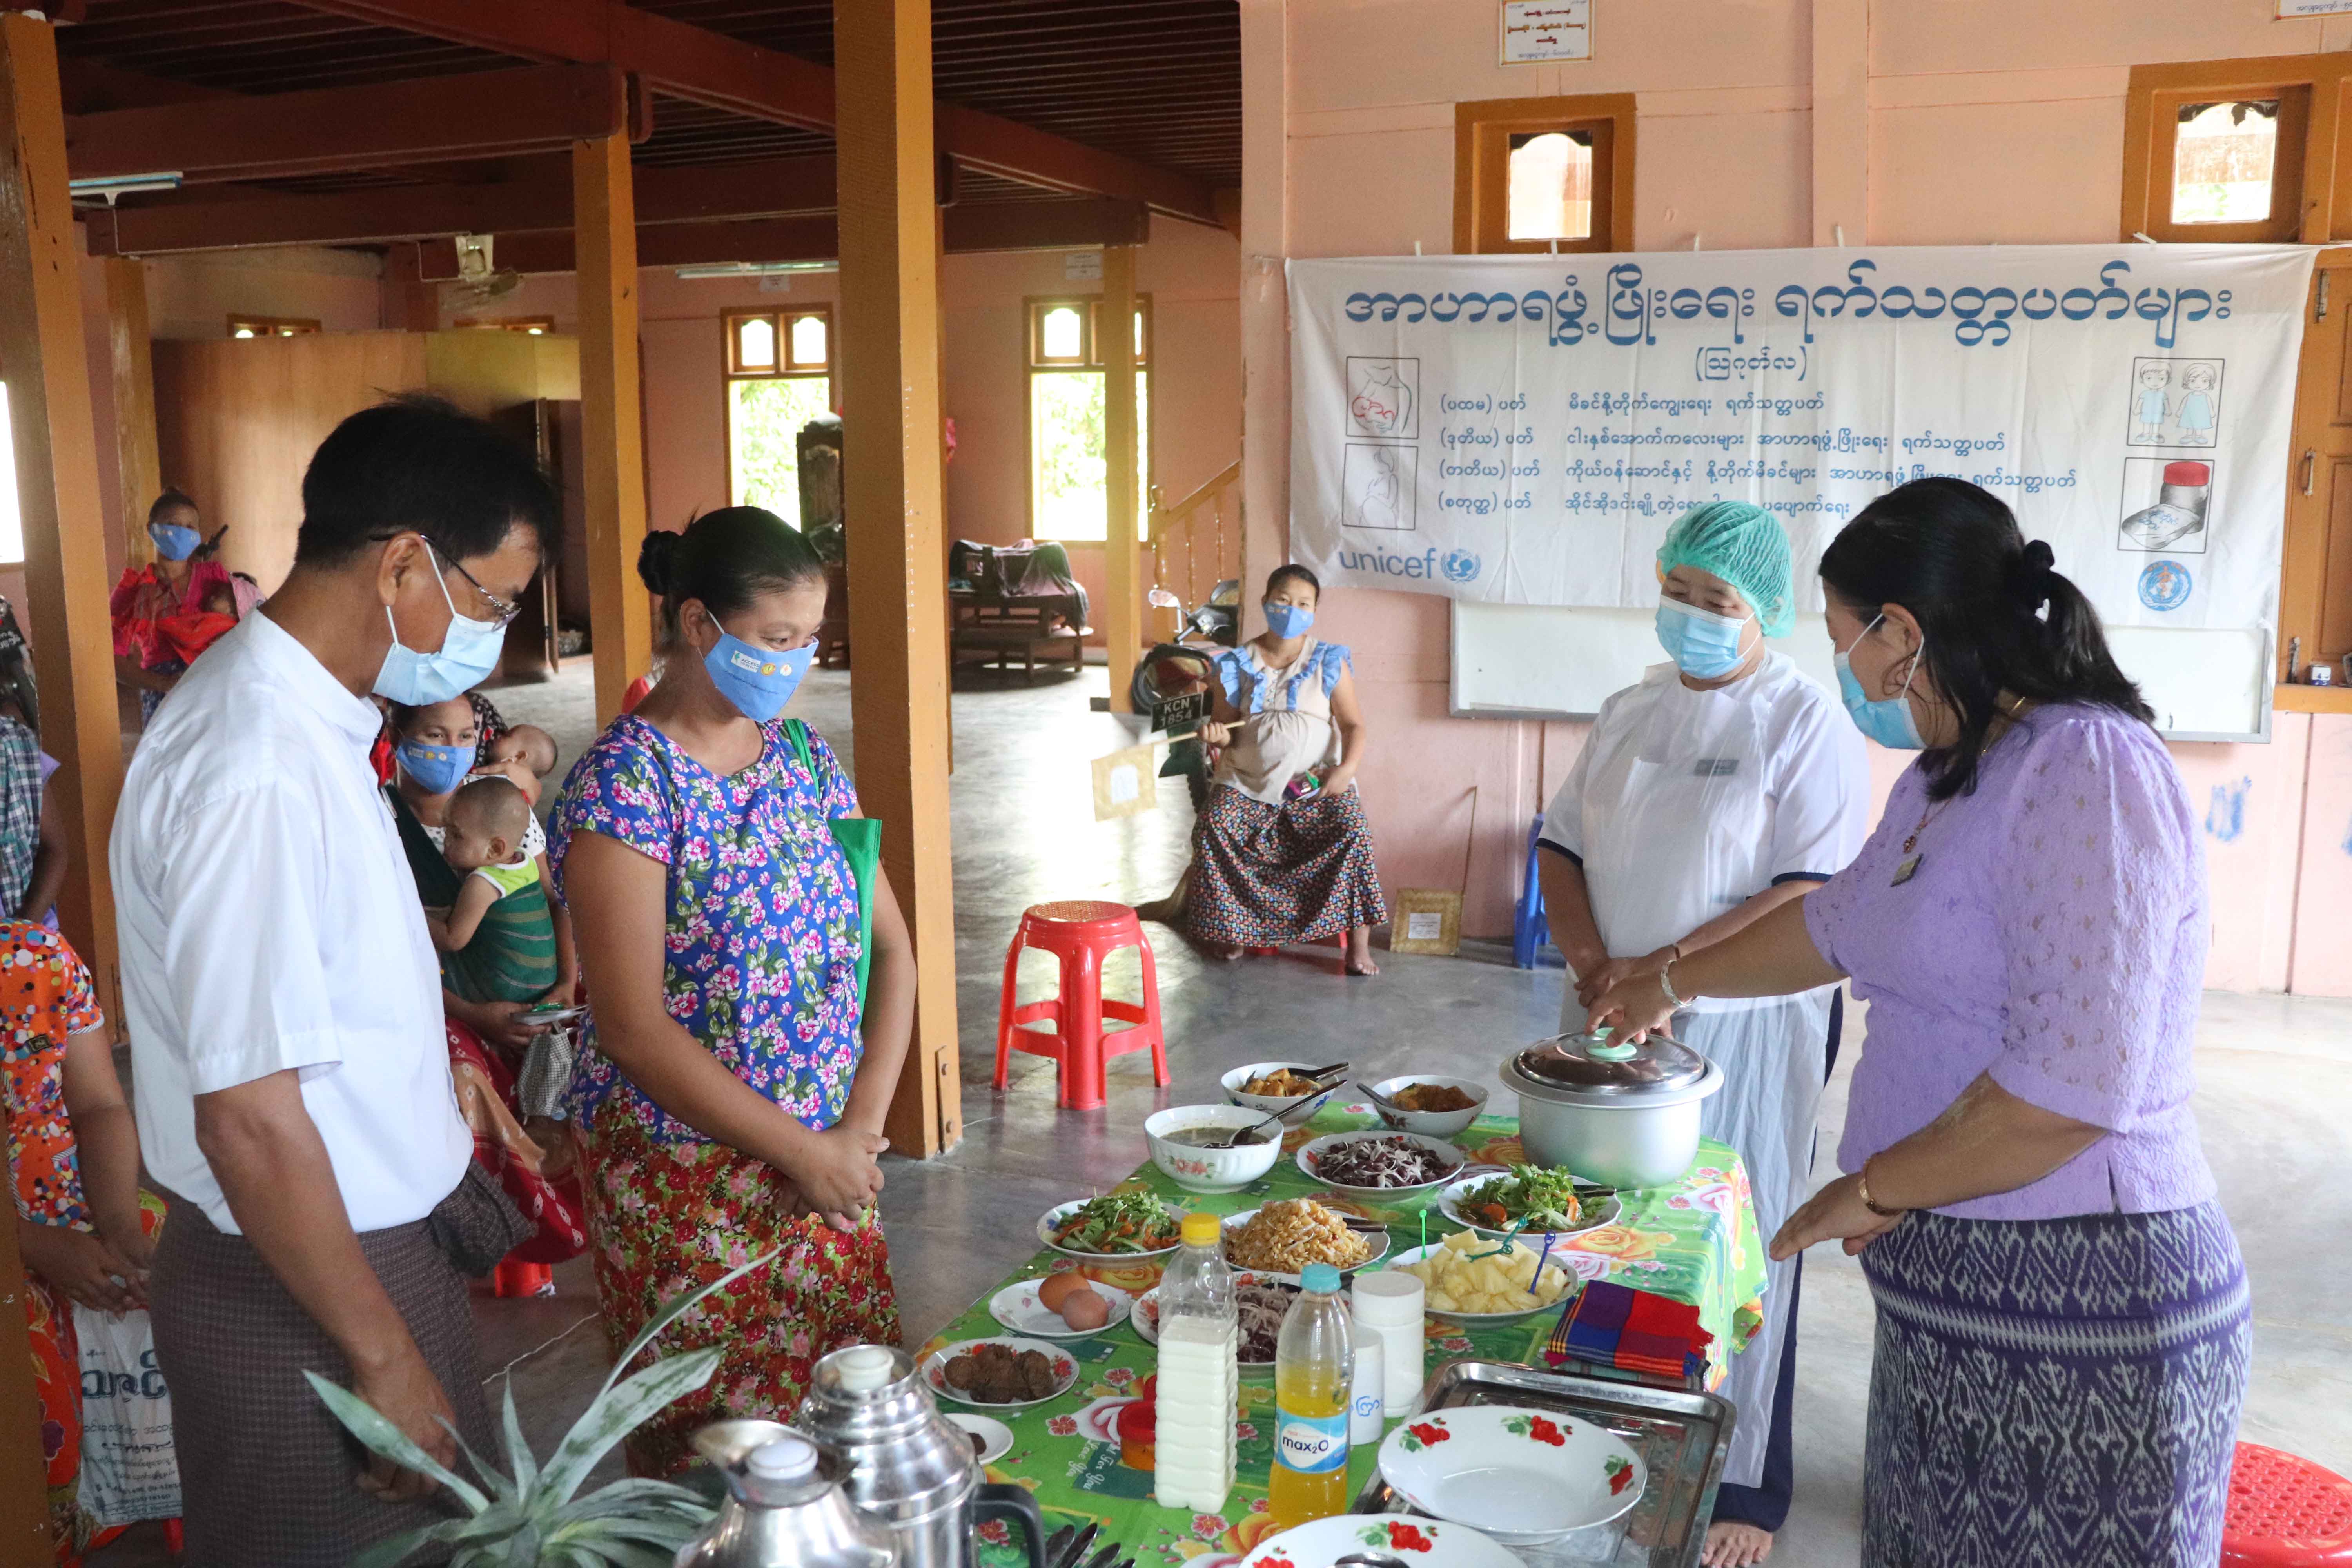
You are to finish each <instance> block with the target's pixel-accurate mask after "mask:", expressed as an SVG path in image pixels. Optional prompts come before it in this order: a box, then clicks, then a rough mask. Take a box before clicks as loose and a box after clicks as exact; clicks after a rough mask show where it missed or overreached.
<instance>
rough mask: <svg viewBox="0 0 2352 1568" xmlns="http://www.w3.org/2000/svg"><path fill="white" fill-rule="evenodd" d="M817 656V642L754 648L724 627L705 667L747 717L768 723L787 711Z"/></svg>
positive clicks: (704, 658)
mask: <svg viewBox="0 0 2352 1568" xmlns="http://www.w3.org/2000/svg"><path fill="white" fill-rule="evenodd" d="M714 624H715V623H714ZM815 657H816V645H815V644H814V643H810V644H808V645H807V646H805V647H796V648H793V649H792V650H790V651H789V652H785V653H778V652H776V651H774V650H773V649H772V648H763V647H752V646H751V644H750V643H747V642H745V641H744V640H743V639H742V638H741V637H737V636H736V635H735V634H734V633H732V632H730V631H729V630H728V629H727V628H726V627H725V626H720V627H719V640H718V642H716V643H714V644H713V645H711V649H710V651H709V653H707V654H704V655H703V656H702V668H705V669H707V670H709V672H710V684H711V685H713V686H716V687H717V688H719V695H720V696H721V697H724V698H726V699H727V700H728V701H730V702H732V703H733V704H735V706H736V708H737V710H739V711H740V712H741V713H742V715H743V717H744V718H746V719H749V720H751V721H752V722H754V723H758V724H764V723H766V722H767V721H769V720H771V719H773V718H774V717H775V716H776V715H777V714H779V713H781V712H782V711H783V710H784V704H785V703H787V702H790V701H791V700H793V691H794V690H795V689H797V688H798V687H799V686H800V683H801V677H802V676H803V675H806V674H807V673H808V667H809V661H810V660H811V659H813V658H815Z"/></svg>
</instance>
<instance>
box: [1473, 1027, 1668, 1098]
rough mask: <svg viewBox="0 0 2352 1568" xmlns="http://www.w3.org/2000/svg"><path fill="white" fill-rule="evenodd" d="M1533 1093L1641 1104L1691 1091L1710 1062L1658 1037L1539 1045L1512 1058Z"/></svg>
mask: <svg viewBox="0 0 2352 1568" xmlns="http://www.w3.org/2000/svg"><path fill="white" fill-rule="evenodd" d="M1511 1066H1512V1068H1514V1069H1515V1072H1516V1075H1517V1077H1518V1078H1519V1079H1522V1080H1523V1081H1525V1082H1526V1083H1527V1084H1528V1086H1529V1087H1531V1088H1533V1089H1537V1090H1538V1091H1541V1090H1544V1089H1551V1090H1556V1091H1558V1092H1559V1093H1561V1094H1564V1095H1576V1096H1584V1095H1611V1096H1624V1097H1628V1098H1636V1097H1640V1096H1643V1095H1651V1094H1660V1093H1664V1092H1665V1091H1668V1090H1672V1089H1683V1088H1685V1087H1687V1086H1689V1085H1691V1084H1694V1083H1696V1082H1697V1081H1698V1080H1699V1079H1701V1078H1704V1077H1705V1076H1706V1069H1707V1063H1706V1058H1705V1057H1703V1056H1700V1055H1699V1054H1698V1053H1697V1052H1696V1051H1695V1050H1692V1049H1691V1048H1690V1047H1688V1046H1685V1045H1684V1044H1683V1043H1682V1042H1681V1041H1680V1040H1676V1039H1673V1038H1671V1037H1667V1036H1665V1035H1662V1034H1657V1033H1655V1032H1653V1033H1652V1034H1651V1035H1650V1037H1649V1038H1647V1039H1645V1040H1643V1041H1642V1042H1640V1043H1639V1044H1638V1045H1637V1044H1635V1043H1633V1042H1632V1041H1630V1040H1629V1041H1622V1042H1620V1041H1616V1040H1612V1038H1611V1031H1609V1030H1606V1029H1604V1030H1601V1032H1600V1033H1598V1034H1590V1035H1560V1036H1558V1037H1555V1038H1552V1039H1549V1040H1539V1041H1538V1042H1537V1043H1536V1044H1534V1045H1532V1046H1530V1047H1528V1048H1527V1049H1526V1050H1523V1051H1521V1052H1520V1053H1519V1054H1518V1055H1517V1056H1515V1057H1513V1058H1511Z"/></svg>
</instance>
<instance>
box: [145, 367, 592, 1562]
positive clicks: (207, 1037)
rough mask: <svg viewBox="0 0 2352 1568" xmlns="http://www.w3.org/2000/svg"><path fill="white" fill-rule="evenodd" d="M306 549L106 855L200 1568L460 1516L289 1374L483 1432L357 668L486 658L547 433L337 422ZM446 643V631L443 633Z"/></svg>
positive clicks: (441, 684)
mask: <svg viewBox="0 0 2352 1568" xmlns="http://www.w3.org/2000/svg"><path fill="white" fill-rule="evenodd" d="M302 505H303V521H302V525H301V531H300V533H299V537H298V540H297V542H296V546H295V558H294V569H293V571H292V573H291V574H290V575H289V576H288V578H287V579H286V582H285V584H284V586H282V587H281V588H279V589H278V592H277V593H276V594H275V595H272V596H271V597H270V599H269V600H268V603H267V604H265V605H263V606H262V607H261V608H260V610H259V611H258V612H257V614H255V615H252V616H248V617H247V619H246V620H245V621H244V622H243V623H242V624H241V625H239V626H237V627H236V629H235V630H234V631H232V632H230V633H229V634H227V635H226V637H222V638H221V640H220V641H219V642H218V643H216V644H215V645H214V646H213V647H211V648H209V649H207V650H206V651H205V656H204V658H200V659H198V660H197V661H196V662H195V664H194V667H192V668H190V670H189V671H188V673H187V675H186V676H184V678H182V679H181V681H180V683H179V685H178V686H177V687H176V688H175V689H173V692H172V694H171V696H170V697H169V699H168V700H166V701H165V702H164V703H163V706H162V707H161V708H160V709H159V710H157V712H156V715H155V717H154V719H153V721H152V722H151V723H150V725H149V726H148V729H147V732H146V734H145V736H144V738H143V739H142V742H141V743H140V746H139V749H138V752H137V753H136V754H135V756H134V757H133V759H132V762H131V768H130V772H129V773H128V775H127V777H126V778H125V780H124V782H123V792H122V799H121V806H120V808H119V810H118V811H117V814H116V816H115V821H114V834H113V841H112V846H111V853H110V863H111V866H112V870H113V877H114V886H115V891H116V897H117V900H118V910H117V913H118V921H119V926H120V931H121V950H122V951H121V964H122V985H123V1001H124V1009H125V1012H126V1015H127V1016H128V1020H129V1024H130V1032H131V1055H132V1059H133V1064H134V1068H135V1074H134V1078H135V1088H136V1093H137V1098H138V1110H139V1123H140V1129H141V1132H142V1141H143V1143H144V1146H145V1152H146V1156H147V1162H148V1166H149V1169H150V1171H151V1172H152V1174H153V1176H154V1178H155V1180H156V1182H157V1184H159V1185H161V1186H162V1187H163V1188H164V1189H165V1190H166V1191H167V1193H169V1194H171V1198H172V1202H171V1210H170V1216H169V1218H168V1220H167V1221H166V1223H165V1225H164V1226H163V1235H162V1239H161V1241H160V1243H159V1246H158V1248H157V1253H156V1258H155V1262H154V1269H153V1279H152V1300H153V1312H154V1322H155V1342H156V1351H157V1355H158V1358H159V1360H160V1362H161V1363H162V1366H163V1372H164V1374H165V1376H166V1377H167V1378H169V1380H170V1381H171V1384H172V1391H173V1419H174V1425H175V1427H176V1429H177V1437H178V1449H179V1458H180V1473H181V1481H182V1489H183V1493H184V1521H185V1525H186V1542H187V1552H186V1557H185V1559H184V1561H185V1562H186V1563H189V1564H191V1565H192V1568H228V1565H231V1564H234V1565H236V1568H300V1565H308V1564H313V1563H316V1564H319V1565H320V1568H326V1565H329V1564H341V1563H344V1562H346V1561H347V1560H348V1559H349V1558H350V1557H351V1556H352V1553H353V1552H357V1551H358V1550H360V1549H361V1548H362V1547H364V1546H366V1545H367V1544H369V1543H370V1542H373V1541H376V1540H380V1539H382V1538H383V1537H384V1536H387V1535H390V1534H393V1533H395V1532H397V1531H402V1530H406V1529H414V1528H415V1527H416V1526H418V1525H420V1524H425V1523H431V1522H433V1521H435V1520H436V1519H438V1518H441V1517H445V1515H444V1514H443V1513H442V1512H441V1510H438V1509H436V1507H434V1506H433V1505H432V1504H431V1503H429V1502H428V1501H426V1498H427V1495H428V1493H430V1492H431V1491H432V1490H433V1485H432V1483H431V1482H430V1481H428V1480H427V1479H425V1477H423V1476H420V1475H417V1474H415V1473H414V1472H410V1471H405V1470H399V1469H395V1468H392V1467H391V1466H389V1465H387V1464H384V1463H383V1462H382V1461H376V1462H374V1463H373V1464H371V1465H369V1466H367V1467H366V1468H362V1463H361V1461H362V1460H363V1459H364V1458H366V1456H364V1455H363V1454H361V1453H360V1452H359V1450H358V1449H357V1448H356V1447H354V1446H353V1445H352V1444H351V1443H350V1441H349V1440H348V1439H347V1438H346V1437H345V1436H343V1435H342V1432H341V1427H340V1426H338V1425H337V1424H336V1422H335V1421H334V1419H333V1417H332V1416H331V1415H329V1414H328V1412H327V1410H326V1409H325V1407H324V1406H323V1405H321V1404H320V1401H319V1399H318V1397H317V1395H316V1394H314V1393H312V1392H311V1390H310V1387H309V1386H308V1385H307V1384H306V1383H305V1382H304V1380H303V1377H302V1373H303V1372H304V1370H306V1369H308V1370H312V1371H316V1372H318V1373H320V1374H321V1375H322V1376H325V1377H329V1378H331V1379H333V1380H334V1381H336V1382H338V1383H341V1384H346V1385H348V1386H349V1387H351V1388H352V1389H353V1390H354V1391H355V1392H356V1393H357V1394H359V1395H360V1396H361V1397H362V1398H363V1399H365V1400H366V1401H367V1402H368V1403H369V1404H371V1405H373V1406H374V1407H375V1408H376V1409H377V1410H378V1411H380V1412H381V1413H382V1414H383V1415H384V1416H385V1417H387V1418H388V1419H389V1420H390V1421H391V1422H392V1423H393V1424H394V1426H398V1427H399V1428H400V1429H401V1430H402V1431H403V1432H404V1433H405V1434H407V1436H409V1437H410V1438H411V1439H413V1440H414V1441H415V1442H416V1443H417V1444H418V1445H419V1446H420V1447H423V1448H424V1449H425V1451H426V1452H427V1453H429V1454H431V1455H433V1456H434V1457H435V1458H437V1459H439V1460H440V1461H442V1462H443V1463H444V1464H447V1465H450V1466H452V1467H454V1466H455V1465H456V1463H457V1442H456V1439H455V1438H454V1436H452V1434H451V1432H450V1430H449V1425H445V1423H447V1424H450V1425H454V1426H456V1427H457V1429H458V1430H459V1431H462V1432H464V1433H466V1435H467V1441H469V1442H472V1443H474V1444H475V1445H476V1447H478V1448H483V1447H487V1438H488V1428H487V1426H486V1424H485V1420H484V1409H483V1405H482V1400H481V1394H480V1390H479V1387H478V1377H477V1373H476V1371H475V1366H474V1353H473V1336H472V1329H471V1323H470V1320H469V1318H468V1316H467V1305H466V1292H465V1285H464V1280H463V1279H462V1278H461V1277H460V1276H459V1275H458V1273H457V1271H456V1269H455V1268H453V1267H452V1266H451V1264H450V1262H449V1261H448V1259H447V1258H446V1257H445V1256H444V1255H443V1253H442V1251H441V1248H440V1247H438V1246H437V1245H436V1243H435V1241H434V1240H433V1238H432V1237H431V1236H430V1235H429V1234H428V1230H427V1226H426V1224H425V1221H426V1217H427V1216H428V1215H432V1214H433V1213H434V1211H435V1210H436V1207H439V1206H441V1205H443V1204H444V1203H445V1201H448V1200H450V1199H451V1196H452V1194H453V1193H455V1192H457V1189H458V1187H459V1184H460V1179H461V1177H462V1176H463V1175H464V1174H465V1172H466V1169H467V1162H468V1160H469V1159H470V1157H471V1154H472V1150H473V1142H472V1138H471V1135H470V1134H469V1133H468V1131H467V1127H466V1124H465V1123H464V1121H462V1120H461V1119H460V1118H459V1116H458V1113H457V1103H456V1099H455V1096H454V1094H453V1092H452V1089H451V1084H450V1075H449V1058H448V1049H447V1046H446V1040H445V1037H444V1035H443V1031H442V1016H441V986H440V977H439V970H438V966H437V963H436V959H435V955H434V951H433V945H432V942H431V941H430V939H429V938H428V937H427V935H426V932H425V919H424V912H423V910H422V908H421V906H420V905H419V903H418V900H417V896H416V889H415V883H414V882H413V881H412V880H411V879H410V876H409V872H408V867H407V863H406V861H405V859H404V858H403V856H402V853H401V849H400V844H399V840H398V838H397V836H396V835H395V833H394V826H393V820H392V817H391V815H390V813H389V811H388V810H387V809H386V807H385V805H384V803H383V798H382V796H381V795H380V794H379V793H378V791H377V789H376V786H375V779H374V775H373V771H372V770H371V769H370V767H369V765H368V749H369V746H370V743H371V742H373V739H374V737H375V734H376V732H377V730H378V728H379V726H380V723H381V720H380V718H379V715H378V712H377V710H376V707H375V705H374V704H373V702H371V701H370V700H369V697H370V695H371V694H372V693H373V694H376V695H383V696H387V697H390V698H392V699H394V700H398V701H403V702H420V701H437V700H442V699H444V698H446V697H451V696H455V695H457V693H458V692H461V691H463V690H465V689H467V688H468V687H471V686H473V685H475V684H476V683H478V681H479V680H480V679H482V678H483V677H484V676H486V675H487V674H488V673H489V670H490V668H492V666H493V665H495V663H496V661H497V658H498V650H499V642H500V640H501V639H502V637H503V635H504V628H505V626H506V623H507V621H508V620H509V619H510V618H511V617H512V616H513V613H514V609H513V606H514V602H515V601H516V600H517V599H519V598H520V595H521V594H522V592H523V589H524V587H525V586H526V585H527V584H529V582H530V578H531V575H532V574H533V573H534V572H535V571H536V570H537V569H538V565H539V561H540V556H541V551H542V549H543V546H544V544H545V542H547V540H548V539H549V538H550V536H551V534H552V531H553V528H554V522H555V518H556V515H557V513H556V501H555V496H554V492H553V490H552V489H551V487H550V485H549V484H548V482H547V480H546V479H545V478H544V477H543V476H542V475H541V473H540V471H539V469H538V468H537V467H536V465H535V464H534V463H533V461H532V459H531V458H530V455H529V454H528V453H526V452H524V451H522V450H521V449H520V448H519V447H516V446H514V445H513V444H512V443H511V442H509V440H508V439H507V437H504V436H503V435H502V434H500V433H499V431H497V430H496V429H494V428H493V427H491V426H488V425H486V424H484V423H482V422H481V421H479V420H477V419H473V418H470V417H468V416H466V415H463V414H460V413H459V412H458V411H457V410H456V409H455V408H452V407H450V406H449V405H446V404H444V403H440V402H437V401H436V400H432V399H423V398H408V399H399V400H395V401H393V402H390V403H386V404H383V405H379V406H377V407H374V408H371V409H367V410H364V411H362V412H361V413H359V414H355V415H353V416H351V417H350V418H349V419H346V420H345V421H343V423H342V424H341V425H340V426H337V427H336V429H335V430H334V432H333V433H332V434H331V435H330V436H329V437H327V439H326V440H325V442H323V443H322V444H321V445H320V447H319V449H318V451H317V453H316V454H315V455H314V456H313V457H312V458H311V461H310V468H309V470H308V472H307V473H306V474H305V475H304V477H303V481H302ZM425 650H435V651H425Z"/></svg>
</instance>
